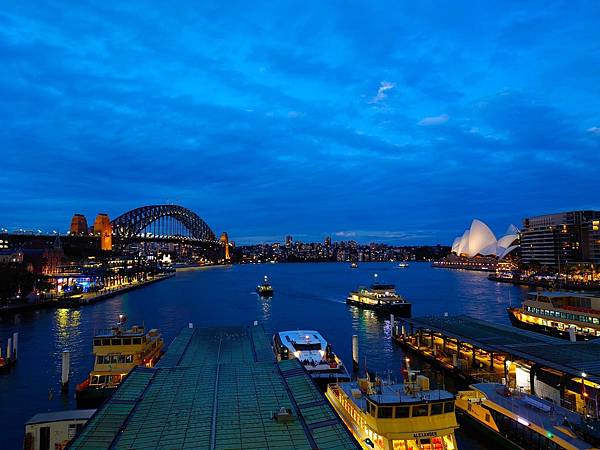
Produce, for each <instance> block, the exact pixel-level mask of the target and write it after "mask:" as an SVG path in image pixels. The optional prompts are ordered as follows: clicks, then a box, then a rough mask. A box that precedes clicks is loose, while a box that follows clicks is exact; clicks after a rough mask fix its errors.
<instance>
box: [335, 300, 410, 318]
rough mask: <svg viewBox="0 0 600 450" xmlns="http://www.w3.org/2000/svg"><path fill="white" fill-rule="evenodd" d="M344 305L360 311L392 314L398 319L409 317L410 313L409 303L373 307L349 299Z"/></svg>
mask: <svg viewBox="0 0 600 450" xmlns="http://www.w3.org/2000/svg"><path fill="white" fill-rule="evenodd" d="M346 303H347V304H348V305H353V306H356V307H358V308H362V309H370V310H372V311H377V312H381V313H386V314H394V315H397V316H400V317H410V315H411V312H412V304H411V303H400V304H397V305H387V304H383V303H380V304H377V305H373V304H370V303H363V302H361V301H357V300H353V299H351V298H347V299H346Z"/></svg>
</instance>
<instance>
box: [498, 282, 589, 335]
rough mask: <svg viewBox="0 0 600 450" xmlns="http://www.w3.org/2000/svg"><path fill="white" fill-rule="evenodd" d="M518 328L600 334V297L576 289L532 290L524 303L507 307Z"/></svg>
mask: <svg viewBox="0 0 600 450" xmlns="http://www.w3.org/2000/svg"><path fill="white" fill-rule="evenodd" d="M507 311H508V317H509V319H510V321H511V323H512V324H513V325H514V326H516V327H519V328H524V329H528V330H533V331H539V332H542V333H546V334H550V335H554V336H559V337H563V338H566V339H568V338H569V333H571V334H574V336H573V337H575V338H576V339H577V340H589V339H595V338H597V337H600V297H595V296H593V295H590V294H582V293H577V292H544V291H537V292H531V293H530V294H529V295H528V296H527V298H526V299H525V300H524V301H523V304H522V305H521V307H509V308H507Z"/></svg>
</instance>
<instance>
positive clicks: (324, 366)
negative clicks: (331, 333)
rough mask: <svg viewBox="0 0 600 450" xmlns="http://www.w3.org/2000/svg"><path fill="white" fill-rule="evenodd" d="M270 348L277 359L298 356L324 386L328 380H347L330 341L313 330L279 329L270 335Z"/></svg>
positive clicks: (320, 385) (346, 373)
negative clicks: (271, 339) (271, 338)
mask: <svg viewBox="0 0 600 450" xmlns="http://www.w3.org/2000/svg"><path fill="white" fill-rule="evenodd" d="M273 351H274V352H275V356H276V357H277V360H278V361H281V360H283V359H292V358H296V359H298V360H299V361H300V362H301V363H302V365H303V366H304V367H305V368H306V370H307V371H308V373H309V374H310V376H311V377H312V379H313V380H314V381H315V383H317V385H318V386H319V387H321V388H322V389H323V390H325V388H326V387H327V384H328V383H334V382H337V381H350V375H349V374H348V371H347V370H346V367H345V366H344V363H343V362H342V360H341V359H340V358H339V357H338V356H337V355H336V354H335V353H333V351H332V349H331V345H330V344H328V343H327V341H326V340H325V339H324V338H323V336H321V334H319V332H317V331H314V330H298V331H281V332H279V333H276V334H275V335H274V336H273Z"/></svg>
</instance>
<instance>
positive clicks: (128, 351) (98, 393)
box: [75, 314, 164, 408]
mask: <svg viewBox="0 0 600 450" xmlns="http://www.w3.org/2000/svg"><path fill="white" fill-rule="evenodd" d="M125 321H126V317H125V316H124V315H122V314H121V315H120V316H119V321H118V323H117V326H116V327H113V328H112V329H110V330H107V331H103V332H100V333H97V334H96V335H95V336H94V343H93V350H92V353H93V354H94V369H93V370H92V371H91V372H90V375H89V377H88V378H87V379H86V380H85V381H84V382H82V383H80V384H79V385H77V388H76V390H75V397H76V399H77V407H78V408H97V407H98V406H100V405H101V404H102V403H103V402H104V400H106V399H107V398H108V397H110V395H111V394H112V393H113V392H114V391H115V390H116V388H117V387H118V386H119V384H120V383H121V382H122V381H123V380H124V379H125V377H126V376H127V374H128V373H129V372H130V371H131V370H132V369H133V368H134V367H135V366H146V367H154V365H155V364H156V363H157V361H158V360H159V359H160V357H161V356H162V353H163V347H164V341H163V339H162V337H161V335H160V333H159V332H158V330H156V329H152V330H150V331H148V333H146V332H145V331H144V328H143V327H140V326H133V327H131V328H130V329H128V330H127V329H125Z"/></svg>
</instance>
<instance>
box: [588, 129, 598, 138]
mask: <svg viewBox="0 0 600 450" xmlns="http://www.w3.org/2000/svg"><path fill="white" fill-rule="evenodd" d="M587 130H588V132H590V133H592V134H594V135H596V136H600V127H592V128H588V129H587Z"/></svg>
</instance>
